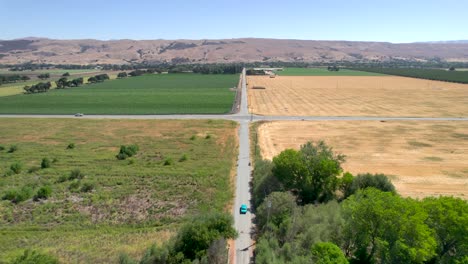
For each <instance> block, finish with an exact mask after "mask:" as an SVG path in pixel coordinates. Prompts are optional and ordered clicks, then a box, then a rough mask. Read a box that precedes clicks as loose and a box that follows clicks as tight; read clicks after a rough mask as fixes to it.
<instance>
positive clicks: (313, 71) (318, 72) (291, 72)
mask: <svg viewBox="0 0 468 264" xmlns="http://www.w3.org/2000/svg"><path fill="white" fill-rule="evenodd" d="M276 74H278V75H280V76H281V75H282V76H382V75H384V74H380V73H373V72H364V71H354V70H348V69H340V70H339V71H329V70H328V69H327V68H284V69H283V70H282V71H277V72H276Z"/></svg>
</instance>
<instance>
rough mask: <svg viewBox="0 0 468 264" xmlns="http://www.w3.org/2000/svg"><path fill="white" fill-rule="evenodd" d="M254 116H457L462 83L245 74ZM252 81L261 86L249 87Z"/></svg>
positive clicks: (467, 107) (466, 103)
mask: <svg viewBox="0 0 468 264" xmlns="http://www.w3.org/2000/svg"><path fill="white" fill-rule="evenodd" d="M247 83H248V88H249V89H248V96H249V109H250V110H251V111H252V112H253V113H255V114H260V115H287V116H294V115H296V116H308V115H309V116H389V117H395V116H399V117H402V116H412V117H462V116H465V117H466V116H467V114H468V85H466V84H455V83H447V82H438V81H429V80H421V79H414V78H405V77H394V76H276V78H269V77H268V76H248V78H247ZM254 86H260V87H265V88H266V89H264V90H262V89H252V87H254Z"/></svg>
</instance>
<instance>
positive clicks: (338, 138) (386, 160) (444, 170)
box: [258, 106, 468, 199]
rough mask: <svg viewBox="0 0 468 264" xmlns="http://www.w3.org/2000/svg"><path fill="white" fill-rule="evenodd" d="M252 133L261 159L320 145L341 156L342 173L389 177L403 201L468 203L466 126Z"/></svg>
mask: <svg viewBox="0 0 468 264" xmlns="http://www.w3.org/2000/svg"><path fill="white" fill-rule="evenodd" d="M344 107H345V106H344ZM258 129H259V136H258V143H259V146H260V148H261V153H262V156H263V157H264V158H267V159H271V158H272V157H273V156H275V155H277V154H279V153H280V152H281V151H283V150H284V149H286V148H296V149H298V148H299V147H300V145H301V144H304V143H305V142H307V141H309V140H321V139H323V140H325V142H326V143H327V144H329V145H330V146H332V147H333V148H334V150H335V151H337V152H340V153H343V154H345V155H346V156H347V161H346V162H345V163H344V164H343V168H344V170H345V171H349V172H351V173H353V174H354V175H356V174H358V173H365V172H370V173H384V174H386V175H390V176H391V180H392V182H393V183H394V185H395V186H396V188H397V191H398V192H399V193H400V194H401V195H403V196H411V197H425V196H433V195H436V196H437V195H454V196H458V197H462V198H465V199H467V198H468V123H466V122H449V121H446V122H439V121H438V122H429V121H405V122H401V121H387V122H378V121H277V122H267V123H264V124H261V125H260V126H259V128H258Z"/></svg>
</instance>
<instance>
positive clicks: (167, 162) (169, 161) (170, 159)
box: [164, 158, 174, 166]
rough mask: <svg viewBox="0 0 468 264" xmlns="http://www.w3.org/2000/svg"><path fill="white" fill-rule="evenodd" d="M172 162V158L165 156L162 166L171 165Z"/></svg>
mask: <svg viewBox="0 0 468 264" xmlns="http://www.w3.org/2000/svg"><path fill="white" fill-rule="evenodd" d="M172 164H174V160H172V158H166V159H165V160H164V166H168V165H172Z"/></svg>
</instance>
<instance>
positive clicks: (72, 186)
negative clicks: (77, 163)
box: [68, 180, 81, 192]
mask: <svg viewBox="0 0 468 264" xmlns="http://www.w3.org/2000/svg"><path fill="white" fill-rule="evenodd" d="M80 186H81V182H80V180H74V181H72V183H70V185H69V186H68V190H70V191H71V192H76V191H78V189H79V188H80Z"/></svg>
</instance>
